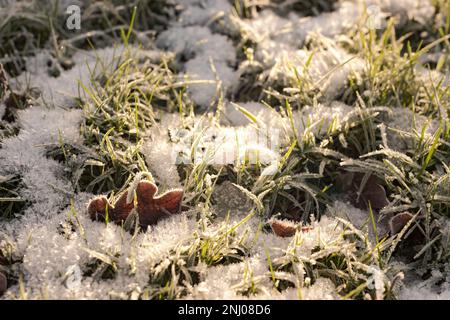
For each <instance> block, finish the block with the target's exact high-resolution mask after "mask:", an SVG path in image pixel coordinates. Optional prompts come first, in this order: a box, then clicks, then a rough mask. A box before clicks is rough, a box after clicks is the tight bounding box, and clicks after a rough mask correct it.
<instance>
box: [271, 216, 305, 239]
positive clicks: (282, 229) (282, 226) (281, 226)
mask: <svg viewBox="0 0 450 320" xmlns="http://www.w3.org/2000/svg"><path fill="white" fill-rule="evenodd" d="M269 224H270V226H271V228H272V231H273V233H275V234H276V235H277V236H279V237H282V238H287V237H292V236H294V235H295V233H296V232H297V230H301V231H302V232H308V231H310V230H311V229H312V227H310V226H302V227H300V228H299V226H298V224H296V223H295V222H293V221H289V220H279V219H271V220H269Z"/></svg>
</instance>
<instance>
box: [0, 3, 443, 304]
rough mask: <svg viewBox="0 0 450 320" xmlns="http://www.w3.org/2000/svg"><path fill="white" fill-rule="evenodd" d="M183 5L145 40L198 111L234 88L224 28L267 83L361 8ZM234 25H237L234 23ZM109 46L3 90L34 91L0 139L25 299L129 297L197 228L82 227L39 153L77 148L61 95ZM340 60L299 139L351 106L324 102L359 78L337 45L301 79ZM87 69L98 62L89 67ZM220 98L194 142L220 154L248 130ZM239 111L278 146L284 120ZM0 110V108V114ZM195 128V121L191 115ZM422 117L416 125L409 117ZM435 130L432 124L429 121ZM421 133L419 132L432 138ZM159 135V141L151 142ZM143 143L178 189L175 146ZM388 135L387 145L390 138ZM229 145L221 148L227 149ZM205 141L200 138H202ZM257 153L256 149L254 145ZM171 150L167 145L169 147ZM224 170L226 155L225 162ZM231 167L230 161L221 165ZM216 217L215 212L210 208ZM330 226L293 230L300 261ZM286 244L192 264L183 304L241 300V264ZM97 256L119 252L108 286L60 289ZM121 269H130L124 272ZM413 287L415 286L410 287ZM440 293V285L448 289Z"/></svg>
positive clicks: (253, 263)
mask: <svg viewBox="0 0 450 320" xmlns="http://www.w3.org/2000/svg"><path fill="white" fill-rule="evenodd" d="M178 2H179V3H180V4H181V5H182V6H184V10H183V11H182V12H181V14H180V16H179V19H178V20H177V21H173V22H172V23H171V25H170V26H169V28H168V29H167V30H166V31H164V32H162V33H161V34H160V35H159V36H158V37H157V39H156V45H157V47H158V48H159V49H160V50H168V51H172V52H174V53H175V54H178V55H180V54H183V56H184V57H185V61H180V62H179V65H178V68H179V70H180V75H184V76H185V77H186V78H187V79H188V80H208V81H209V82H208V83H197V84H193V85H190V86H189V87H188V94H189V95H190V97H191V98H192V99H193V101H194V102H196V103H197V104H198V105H201V106H204V107H208V106H209V105H210V104H211V103H214V99H215V97H216V95H217V92H218V90H222V91H223V92H233V90H234V89H235V86H236V83H237V81H238V77H239V72H238V65H237V63H238V61H237V57H236V48H235V44H233V42H232V41H231V39H230V37H229V36H228V35H229V34H230V33H232V32H233V30H234V28H237V27H239V28H244V29H245V30H246V31H247V32H248V34H249V35H251V36H252V37H253V38H254V39H256V40H257V41H258V49H257V51H256V52H255V53H254V54H255V57H256V59H258V60H259V61H260V62H261V63H262V64H263V65H264V67H265V69H266V70H268V75H269V78H270V77H272V78H277V79H278V78H280V77H286V78H289V77H291V78H292V77H294V76H295V75H294V74H293V73H292V71H291V70H292V69H289V68H288V66H287V61H288V60H289V61H291V63H292V62H293V63H295V64H296V66H297V67H298V68H300V69H301V68H303V67H304V66H305V62H306V60H307V59H308V57H309V55H310V53H311V52H309V51H308V50H307V49H306V48H304V47H303V42H304V41H305V39H306V37H307V36H308V34H309V33H311V32H317V33H321V34H322V35H324V36H326V37H328V38H330V39H332V38H333V37H335V36H339V35H340V34H342V33H343V32H345V30H347V29H348V28H349V27H350V26H352V25H354V24H355V23H356V22H357V19H358V17H359V16H360V15H361V14H362V12H363V10H364V6H363V3H362V2H361V1H340V2H339V3H338V4H337V7H336V10H335V11H333V12H330V13H323V14H321V15H319V16H317V17H300V16H298V15H297V14H295V13H292V14H290V15H288V16H286V17H280V16H278V15H276V14H275V13H273V12H272V11H271V10H265V11H263V12H261V13H260V15H259V16H258V17H256V18H254V19H248V20H241V21H234V20H233V19H231V18H230V17H229V14H230V12H231V10H232V6H231V5H230V4H229V2H228V1H227V0H207V1H199V0H185V1H182V0H179V1H178ZM367 4H377V5H379V6H380V7H381V8H382V10H383V12H386V13H391V14H398V15H400V16H401V17H402V18H403V19H410V18H412V17H414V18H416V19H419V20H420V19H427V18H428V17H429V16H430V15H431V14H432V11H431V10H432V7H431V6H430V4H429V2H428V1H419V0H417V1H416V0H403V1H394V0H391V1H389V0H373V1H367V2H366V5H367ZM217 16H221V17H224V18H222V19H221V23H220V24H214V23H212V22H211V21H214V19H215V17H217ZM236 24H237V25H236ZM121 50H122V48H121V47H118V48H106V49H101V50H97V52H96V54H95V55H94V54H92V52H85V53H81V52H80V53H77V54H76V55H75V57H74V61H75V64H76V65H75V67H74V68H72V69H71V70H69V71H65V72H63V73H62V74H61V76H59V77H58V78H53V77H50V76H48V75H47V73H46V71H45V68H46V65H45V64H46V61H47V60H46V59H47V58H48V54H47V53H46V52H42V53H40V54H38V55H36V56H35V57H32V58H30V59H29V60H28V61H27V70H28V72H27V73H26V74H23V75H21V76H20V77H19V78H18V79H16V80H14V81H13V84H14V83H15V82H16V81H17V83H23V82H25V81H29V82H30V83H31V85H32V86H35V87H37V88H39V89H40V90H41V92H42V99H41V101H40V103H39V104H37V105H34V106H32V107H31V108H29V109H27V110H23V111H20V113H19V120H18V121H19V124H20V129H21V130H20V133H19V134H18V135H17V136H15V137H11V138H8V139H5V140H4V141H2V147H1V148H0V161H1V166H0V175H8V174H11V173H20V175H21V177H22V179H23V183H24V185H25V188H24V189H23V190H22V191H21V196H23V197H24V198H26V199H28V200H29V201H30V206H29V207H27V209H26V211H25V212H24V215H23V217H21V218H18V219H16V220H14V221H13V222H12V223H11V222H1V223H0V241H1V239H2V238H3V239H5V240H3V241H8V242H10V243H12V244H13V245H14V246H15V247H16V249H17V252H18V254H19V255H21V256H23V257H24V259H23V263H22V265H21V268H22V271H23V273H24V279H23V280H24V281H25V284H26V288H27V289H28V290H29V292H28V297H29V298H42V297H44V298H51V299H67V298H69V299H72V298H74V299H83V298H94V299H108V298H120V297H123V296H125V295H126V294H128V293H130V292H133V291H135V292H137V293H140V292H141V290H142V289H143V288H144V287H145V286H146V284H147V283H148V281H149V279H148V277H149V275H148V268H149V266H151V265H153V264H156V263H158V262H161V261H163V260H164V259H165V257H166V256H167V254H168V252H169V251H170V250H172V249H173V248H174V247H175V246H176V245H177V244H179V243H183V242H184V241H186V242H188V241H189V240H190V239H191V238H192V234H193V232H202V231H201V228H200V226H199V225H197V222H196V221H195V217H192V216H190V215H189V212H188V213H183V214H181V215H179V216H176V217H173V218H171V219H166V220H164V221H162V222H161V223H159V224H158V225H156V226H155V227H152V228H150V229H149V230H147V231H146V232H145V233H141V234H138V235H137V236H136V237H134V238H133V237H132V235H130V234H129V233H127V232H124V231H123V230H122V229H121V228H120V227H119V226H116V225H113V224H109V225H108V226H106V227H105V225H104V224H101V223H98V222H92V221H91V220H90V219H88V217H87V216H86V215H85V214H84V212H85V208H86V204H87V202H88V201H89V199H90V198H91V197H92V196H93V195H91V194H85V193H75V190H73V188H72V187H71V184H70V183H69V182H68V181H67V179H66V178H65V175H64V168H63V166H62V165H61V164H60V163H58V162H57V161H55V160H52V159H49V158H48V157H46V156H45V148H44V146H45V145H50V144H57V143H58V137H59V136H62V137H63V139H64V141H66V142H68V143H71V144H75V145H76V144H80V143H82V139H81V136H80V133H79V124H80V122H81V121H82V113H81V111H80V110H79V109H72V108H71V105H72V104H73V98H74V97H77V96H78V94H79V93H80V92H82V90H81V89H80V87H79V82H80V81H81V82H83V83H89V81H90V71H89V70H91V71H92V70H94V69H95V68H96V65H97V61H98V59H100V60H101V61H104V62H105V65H106V66H112V65H113V63H112V62H113V61H114V56H117V55H118V54H119V53H120V51H121ZM347 60H349V62H348V63H346V64H345V65H344V67H343V68H340V69H339V70H337V72H336V73H334V74H333V75H332V76H331V77H330V78H329V79H328V80H327V81H325V82H324V83H323V84H322V85H321V88H320V89H321V90H323V92H324V95H325V97H326V100H325V101H326V102H324V103H321V104H319V105H317V106H316V107H312V106H307V107H305V108H303V109H302V110H301V111H296V112H295V113H294V115H293V117H294V121H295V130H297V134H303V133H304V130H305V128H304V124H305V123H307V122H308V123H313V124H314V123H319V122H320V123H321V125H320V126H319V125H317V126H316V127H314V125H313V126H312V130H313V134H320V130H325V129H324V128H328V126H329V124H331V123H332V122H333V121H336V122H337V123H339V122H340V121H342V119H343V118H345V117H346V116H347V115H348V114H349V113H350V112H351V111H352V108H351V107H349V106H347V105H344V104H342V103H340V102H336V101H333V99H335V97H336V95H337V93H338V92H339V90H340V89H341V88H342V87H343V86H344V85H345V81H346V79H347V77H348V75H349V74H350V73H351V72H352V73H358V72H361V71H362V70H363V68H364V64H363V62H362V61H361V60H360V59H359V58H355V57H352V55H351V54H350V53H348V52H346V51H345V50H344V49H342V48H339V47H337V46H335V45H333V46H330V47H329V48H328V49H327V50H323V51H319V52H318V54H317V56H316V57H315V59H314V60H313V62H312V64H311V65H310V66H309V72H310V74H311V76H312V78H313V79H314V80H315V81H318V80H320V79H321V78H322V77H324V75H326V74H327V73H328V72H329V71H330V70H331V69H333V68H334V67H336V66H337V65H339V64H342V63H343V62H345V61H347ZM97 67H98V66H97ZM231 102H232V101H225V103H224V110H223V114H224V117H223V118H222V119H221V123H215V122H214V120H208V121H211V122H208V123H207V124H206V125H207V126H209V127H210V129H209V131H207V132H206V135H210V136H212V135H214V136H218V137H222V138H223V139H224V142H225V144H224V146H223V147H222V148H220V150H218V153H216V155H215V157H218V158H222V159H223V158H224V155H222V154H221V152H222V153H223V154H226V153H228V152H230V151H233V150H235V149H236V147H237V144H239V143H238V141H236V140H235V139H234V136H236V135H238V136H239V137H240V138H241V139H245V137H246V135H248V134H250V133H251V132H252V130H253V129H252V128H253V126H252V124H251V123H250V121H249V119H248V118H246V117H245V116H243V114H242V113H241V112H239V111H237V110H236V107H235V106H233V104H232V103H231ZM240 105H241V106H242V107H244V108H246V109H247V110H249V111H250V112H251V113H252V114H253V115H255V117H256V118H257V119H258V121H260V123H261V125H262V126H266V127H267V128H270V129H271V130H274V129H278V130H279V133H280V137H281V139H280V143H285V142H286V141H283V137H286V132H288V131H289V130H292V128H291V126H290V124H289V123H287V122H286V119H283V118H281V117H280V116H279V115H278V114H276V113H274V112H273V111H272V110H270V109H268V108H266V107H265V106H263V105H262V104H260V103H258V102H246V103H242V104H240ZM3 112H4V106H3V105H0V116H1V115H2V113H3ZM395 112H396V113H397V116H394V117H393V118H392V119H393V120H392V123H391V125H392V126H393V127H397V128H398V129H407V128H408V127H409V126H410V123H409V122H410V121H411V118H412V116H411V115H410V114H408V111H406V110H400V111H395ZM161 119H162V120H161V123H160V127H167V128H177V126H178V125H179V121H180V119H179V118H178V117H176V116H174V115H169V114H167V115H161ZM198 121H199V122H201V121H205V120H204V119H200V118H199V119H198ZM416 121H422V122H423V121H425V119H421V118H419V119H416ZM434 125H435V124H434ZM432 126H433V124H431V126H429V127H428V129H427V130H428V133H430V134H431V133H432V132H433V131H432ZM158 134H160V136H158ZM152 137H153V139H152V140H151V141H150V140H149V141H147V143H146V145H145V146H144V153H145V156H146V159H145V160H146V162H147V163H148V165H149V167H150V169H151V170H152V172H153V173H154V176H155V177H156V178H157V179H158V180H159V181H160V182H161V183H162V184H164V185H165V186H167V187H179V186H181V183H180V177H179V176H178V172H177V170H176V167H175V166H174V164H173V163H171V162H170V161H167V159H170V157H172V156H173V153H174V148H175V146H174V145H173V144H171V142H170V141H169V140H167V135H166V134H161V133H158V132H157V131H156V130H155V132H154V134H153V135H152ZM391 140H392V139H390V140H389V141H391ZM230 141H231V142H230ZM205 143H207V142H205ZM392 143H393V145H392V146H391V147H392V148H400V149H401V148H402V145H401V142H397V141H395V140H393V142H392ZM256 147H261V148H263V146H256ZM175 151H176V150H175ZM265 157H266V158H264V159H262V160H263V161H262V162H263V163H266V164H267V165H269V164H271V163H273V162H274V161H277V158H276V157H274V156H273V154H271V153H270V152H267V153H266V154H265ZM225 163H227V160H226V159H225ZM230 163H231V162H230ZM72 198H73V200H74V203H73V205H74V207H73V208H71V207H70V206H69V204H70V199H72ZM216 209H217V210H218V211H220V208H216ZM332 209H333V210H330V212H334V214H336V215H338V216H340V217H345V218H347V219H349V220H350V221H351V222H352V223H353V224H354V225H356V226H359V225H362V224H363V223H364V221H363V220H364V219H363V218H362V216H364V215H366V216H367V212H362V211H361V210H359V209H356V208H353V207H352V206H350V205H347V204H343V203H336V204H335V205H334V207H333V208H332ZM73 210H75V211H76V212H78V219H79V223H80V224H81V225H82V226H83V229H84V236H83V237H81V236H80V235H79V234H78V233H75V234H73V235H72V236H71V237H69V238H67V237H65V236H64V235H62V234H60V233H59V232H58V230H59V227H60V224H61V223H62V222H63V221H65V219H66V218H67V217H68V216H70V215H71V213H72V212H73ZM246 213H247V212H245V211H241V212H239V210H238V212H236V216H234V217H232V218H231V221H229V222H228V223H229V224H230V225H233V224H234V223H237V222H238V221H240V219H242V218H243V217H244V216H245V215H246ZM258 222H259V221H258V219H256V218H254V217H253V218H252V219H251V220H250V221H248V222H247V224H246V225H244V226H242V227H241V230H239V232H244V231H245V230H246V229H248V230H249V232H250V235H254V234H255V232H256V230H257V228H258ZM222 223H226V222H225V221H222V222H220V221H219V222H217V225H210V226H208V230H209V232H213V231H214V230H215V229H216V228H218V227H219V226H220V225H221V224H222ZM336 226H337V222H336V220H335V219H334V218H333V217H331V214H330V216H325V217H323V218H322V219H321V221H320V222H314V223H313V229H312V231H310V232H308V233H303V234H302V235H301V237H302V238H303V241H304V242H303V245H302V250H304V251H302V254H304V255H305V256H308V255H309V254H311V249H312V248H313V247H314V246H315V245H317V244H318V241H321V242H324V243H326V242H327V241H332V239H333V238H334V237H336V236H337V235H338V234H339V232H341V230H340V228H339V227H338V228H337V227H336ZM291 240H292V239H291V238H280V237H277V236H276V235H274V234H265V233H262V234H260V236H259V238H258V241H257V243H256V245H255V246H254V247H253V248H252V250H251V255H250V257H248V258H246V259H245V261H244V262H241V263H236V264H230V265H226V266H217V267H211V268H207V269H204V270H203V271H202V272H203V280H202V281H201V282H200V283H199V284H198V285H196V286H194V287H193V288H190V292H189V294H188V295H187V296H186V298H188V299H189V298H194V299H244V298H248V297H244V296H242V295H240V294H239V293H237V291H236V290H235V289H233V287H234V286H236V285H237V284H239V282H241V281H242V274H243V273H244V272H245V270H247V269H251V270H252V272H253V275H254V276H255V277H258V276H263V275H266V273H267V252H266V248H269V252H270V256H271V257H272V258H275V257H277V256H280V255H282V254H283V250H285V249H286V247H287V246H288V245H289V243H290V241H291ZM87 249H89V250H94V251H98V252H108V253H110V254H112V255H114V254H115V253H120V256H119V258H118V260H117V267H118V272H117V276H116V277H115V278H114V279H109V280H104V281H96V280H95V279H94V278H92V277H85V278H84V279H83V280H82V281H81V283H80V284H79V286H75V287H71V286H68V285H67V283H66V282H65V280H64V277H65V274H66V273H67V270H69V269H70V267H71V266H74V265H82V264H85V263H87V262H88V261H89V257H90V253H89V250H87ZM130 270H133V272H130ZM262 278H263V280H261V282H260V283H259V284H258V286H259V287H260V288H261V290H260V292H259V293H258V294H257V295H255V296H252V298H255V299H297V298H299V293H298V292H297V291H296V289H288V290H285V291H283V292H282V293H280V292H278V291H274V290H273V289H272V288H273V285H272V283H271V280H270V278H269V277H267V276H266V277H262ZM414 285H415V284H414ZM449 289H450V288H449ZM448 292H450V291H447V292H443V293H435V292H432V291H431V290H430V289H428V288H421V289H419V290H417V289H416V287H415V286H413V287H408V286H406V288H405V289H404V290H403V291H402V292H401V293H400V298H405V299H415V298H432V299H434V298H438V299H439V298H441V299H448V298H449V297H450V295H449V293H448ZM18 295H19V286H18V285H14V286H12V287H11V288H9V289H8V292H7V293H6V294H5V296H3V298H9V297H15V296H18ZM301 296H302V298H303V299H337V298H339V296H338V295H337V293H336V290H335V288H334V285H333V284H332V283H331V281H329V280H327V279H325V278H319V279H318V280H317V282H316V283H315V284H314V285H312V286H310V287H309V288H305V289H303V292H302V293H301Z"/></svg>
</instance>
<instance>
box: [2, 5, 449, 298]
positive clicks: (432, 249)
mask: <svg viewBox="0 0 450 320" xmlns="http://www.w3.org/2000/svg"><path fill="white" fill-rule="evenodd" d="M178 2H179V4H178V6H177V5H176V4H175V3H172V2H171V1H164V2H153V1H149V2H147V1H143V2H140V4H139V7H138V9H137V10H132V9H131V8H132V6H133V3H131V4H128V2H127V3H126V4H125V3H123V4H116V5H115V6H114V5H112V4H110V3H109V2H105V3H102V4H96V3H90V2H89V3H86V4H85V6H86V8H85V7H83V8H84V9H85V12H86V20H85V21H86V27H84V28H83V33H81V34H75V35H68V34H65V33H64V32H63V31H64V30H59V29H58V28H57V27H55V26H56V25H58V24H57V21H59V20H61V19H62V18H63V17H64V15H63V13H61V12H59V11H58V10H54V11H51V12H53V15H52V16H45V15H42V14H41V13H39V12H33V7H32V6H33V5H35V4H36V3H35V2H33V1H31V2H22V1H19V2H17V3H9V4H8V3H7V4H6V5H5V6H4V8H6V9H3V8H2V11H1V12H2V14H5V12H6V13H8V12H9V13H11V16H12V17H13V18H11V19H9V20H8V19H6V20H5V21H6V22H4V23H3V25H2V26H1V28H3V29H4V30H6V31H7V32H3V33H2V37H4V39H2V40H3V41H4V43H7V44H10V45H8V46H5V47H3V49H2V50H5V52H1V56H0V59H2V60H1V61H2V62H3V63H4V64H5V66H6V67H7V68H6V70H7V72H8V73H9V76H8V84H7V86H6V95H5V97H4V101H3V102H2V103H1V104H0V116H1V119H2V120H1V122H0V130H1V131H0V133H1V135H0V143H1V148H0V160H1V163H2V166H1V168H0V201H1V202H0V210H1V211H0V216H1V217H2V219H1V220H0V258H1V259H2V261H6V263H5V264H6V266H2V270H3V271H2V270H0V272H3V273H4V274H5V275H6V278H7V279H8V290H7V292H6V293H5V295H4V296H3V298H6V299H20V298H22V299H24V298H26V299H43V298H44V299H45V298H50V299H61V298H71V299H81V298H92V299H116V298H119V299H180V298H195V299H224V298H225V299H244V298H248V299H253V298H256V299H258V298H259V299H269V298H276V299H395V298H401V299H403V298H417V297H419V296H420V297H422V296H429V297H435V298H445V297H447V295H448V290H449V288H448V277H449V264H448V258H449V256H450V247H449V239H450V223H449V220H448V219H449V217H450V212H449V206H450V197H449V194H450V170H449V165H450V164H449V159H450V143H449V141H450V137H449V135H450V122H449V120H448V119H449V116H450V114H449V110H450V100H449V84H450V83H449V81H448V75H449V71H448V68H449V66H448V63H449V59H448V49H449V46H448V36H445V35H446V34H448V30H449V22H448V21H449V12H448V10H449V9H450V6H449V4H448V2H445V1H443V0H439V1H432V2H428V1H424V2H418V1H400V2H398V3H397V4H396V5H395V4H394V3H390V2H389V3H387V2H383V4H381V2H379V1H371V2H370V3H372V4H378V5H380V8H381V11H382V12H383V13H384V14H385V16H386V19H385V20H383V21H384V23H385V24H384V27H383V28H382V29H380V30H372V29H368V28H367V25H366V24H365V23H366V19H367V12H366V8H365V6H363V5H361V3H358V4H356V3H355V2H352V1H318V2H314V3H315V4H316V5H315V6H311V1H306V0H305V1H303V0H301V1H265V2H263V1H250V0H248V1H225V0H223V1H215V2H213V3H210V6H202V4H201V2H200V1H197V0H189V1H178ZM207 2H208V1H207ZM60 4H61V3H60ZM21 6H23V8H22V7H21ZM19 7H20V8H21V9H20V10H21V12H23V13H24V14H25V15H26V17H25V18H26V19H27V20H26V21H28V22H30V26H29V25H28V22H27V23H26V24H24V25H25V28H23V29H22V31H20V32H19V31H18V30H17V22H14V21H16V20H15V19H16V18H17V14H14V12H16V11H17V10H19ZM55 8H56V7H55ZM307 8H308V9H307ZM14 10H16V11H14ZM287 12H289V15H288V16H286V13H287ZM175 13H176V14H175ZM99 16H101V17H102V19H98V17H99ZM150 18H151V19H150ZM58 19H59V20H58ZM44 21H45V23H44ZM48 21H50V23H48ZM51 21H53V23H51ZM129 21H132V23H129ZM113 25H114V27H112V26H113ZM117 25H118V26H121V27H122V28H123V31H122V32H120V28H119V27H117V28H116V27H115V26H117ZM268 26H271V27H273V28H269V27H268ZM1 28H0V30H1ZM33 28H34V29H33ZM35 28H37V29H35ZM113 29H114V30H113ZM272 29H273V30H276V31H277V32H272V33H271V31H270V32H267V30H272ZM181 31H183V32H184V33H183V34H181V33H180V32H181ZM21 32H25V33H27V32H28V33H33V34H40V35H41V36H42V41H38V42H36V41H35V40H30V41H27V40H23V39H28V38H26V37H25V38H23V35H22V34H21ZM86 32H87V33H86ZM89 32H93V33H95V34H97V35H100V34H101V38H103V40H104V42H102V41H100V40H99V39H98V38H97V37H91V36H90V35H89V34H88V33H89ZM409 32H412V33H411V34H410V33H409ZM424 32H427V34H426V35H424V34H423V35H422V33H424ZM153 36H155V39H156V41H155V42H153V40H154V39H153ZM88 38H89V39H91V42H92V43H93V44H94V46H96V47H97V46H99V47H101V46H103V45H111V46H112V47H110V48H106V49H102V50H98V49H97V50H90V51H87V52H84V53H80V52H77V53H75V54H72V53H71V54H69V56H70V61H71V63H72V64H73V65H71V66H70V68H67V69H68V70H65V68H64V65H65V64H64V63H63V62H64V61H63V60H64V59H63V60H61V58H64V57H65V55H66V53H65V52H61V51H59V49H58V48H59V45H58V44H61V45H65V46H67V47H68V48H71V49H74V48H84V49H86V48H87V46H86V45H85V44H86V43H84V45H83V44H80V43H83V42H84V41H85V40H86V39H88ZM52 39H53V40H52ZM421 40H423V42H422V43H421ZM153 43H155V45H153ZM55 44H57V45H56V46H55ZM32 53H33V54H34V56H30V55H31V54H32ZM6 54H8V55H6ZM18 61H20V62H18ZM47 61H53V62H54V64H52V63H51V64H50V65H49V64H48V63H47ZM11 63H13V64H12V65H11ZM20 66H25V68H26V72H23V73H22V74H21V75H19V76H18V77H16V76H17V75H18V73H19V72H18V70H19V69H20V68H19V67H20ZM55 68H56V69H55ZM54 69H55V70H57V72H54ZM0 80H1V78H0ZM32 88H34V90H35V91H36V88H37V89H39V91H40V96H39V97H38V98H36V93H35V92H33V90H32ZM19 93H20V95H19ZM14 94H16V95H14ZM8 97H13V98H14V97H15V99H9V98H8ZM20 97H24V98H21V99H19V100H20V101H19V102H20V103H18V101H17V100H18V99H17V98H20ZM8 99H9V100H8ZM255 132H257V133H263V134H266V135H267V133H268V132H269V135H270V134H272V135H274V134H275V133H279V134H280V139H279V141H278V142H279V143H278V144H277V145H276V148H275V150H267V148H266V146H264V145H263V144H258V143H252V141H251V139H252V138H253V136H252V134H254V133H255ZM230 154H231V155H232V156H231V157H229V155H230ZM227 156H228V157H227ZM255 157H256V159H257V161H252V160H254V159H255ZM176 159H182V160H183V161H179V162H177V163H175V161H174V160H176ZM218 159H220V160H221V161H220V162H218V161H214V160H218ZM142 174H144V175H149V176H151V177H152V179H154V180H155V182H156V183H157V184H158V185H159V187H160V189H161V191H164V190H166V189H170V188H173V187H182V188H183V189H184V191H185V194H184V198H183V210H182V211H183V212H182V213H181V214H180V215H178V216H175V217H171V218H169V219H166V220H164V221H162V222H160V223H159V224H158V225H156V226H154V227H151V228H149V229H148V230H147V231H145V232H139V230H135V232H133V233H131V234H130V233H129V232H128V231H127V230H126V229H125V228H123V227H122V226H117V225H113V224H111V223H108V222H106V224H104V223H103V224H102V223H100V222H93V221H90V219H89V218H88V217H87V215H86V204H87V202H88V200H89V199H90V198H92V197H93V196H94V195H98V194H106V195H107V196H108V197H109V198H115V197H116V195H117V194H118V193H120V192H122V191H123V190H125V189H126V188H127V187H128V185H129V184H130V183H132V181H133V180H134V179H135V178H136V176H137V177H140V176H141V175H142ZM274 219H278V220H289V222H285V223H286V224H288V225H289V226H290V228H294V229H295V234H294V235H293V236H289V237H286V238H283V237H280V236H277V235H276V234H274V233H273V232H272V229H271V223H273V221H274ZM175 231H176V232H175ZM77 268H79V271H80V274H81V282H80V283H79V284H78V285H77V286H71V281H72V280H73V277H74V274H75V273H76V272H77V271H76V270H77ZM404 275H405V278H404ZM403 278H404V280H403ZM415 288H420V290H418V291H416V290H415Z"/></svg>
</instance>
